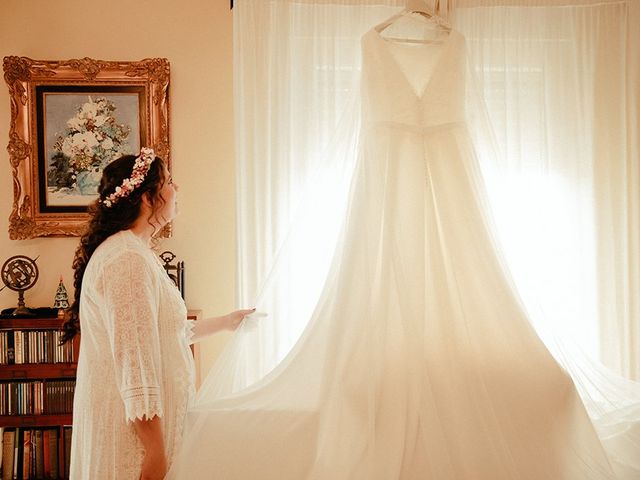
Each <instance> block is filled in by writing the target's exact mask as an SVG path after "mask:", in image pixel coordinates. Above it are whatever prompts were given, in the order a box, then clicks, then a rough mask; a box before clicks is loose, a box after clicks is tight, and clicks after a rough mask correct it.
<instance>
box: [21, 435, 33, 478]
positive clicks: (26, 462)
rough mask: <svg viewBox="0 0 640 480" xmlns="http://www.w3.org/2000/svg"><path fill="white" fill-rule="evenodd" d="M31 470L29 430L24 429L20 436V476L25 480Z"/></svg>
mask: <svg viewBox="0 0 640 480" xmlns="http://www.w3.org/2000/svg"><path fill="white" fill-rule="evenodd" d="M30 472H31V430H25V431H24V433H23V437H22V478H23V480H27V479H28V478H29V473H30Z"/></svg>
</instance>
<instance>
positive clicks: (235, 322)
mask: <svg viewBox="0 0 640 480" xmlns="http://www.w3.org/2000/svg"><path fill="white" fill-rule="evenodd" d="M255 311H256V309H255V308H252V309H249V310H236V311H235V312H231V313H227V314H226V315H223V316H222V317H218V318H219V321H220V330H231V331H233V330H236V329H237V328H238V327H239V326H240V323H242V320H244V317H246V316H247V315H249V314H251V313H253V312H255Z"/></svg>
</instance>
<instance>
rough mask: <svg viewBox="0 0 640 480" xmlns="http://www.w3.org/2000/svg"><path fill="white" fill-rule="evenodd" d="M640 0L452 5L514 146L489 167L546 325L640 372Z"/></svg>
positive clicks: (513, 258)
mask: <svg viewBox="0 0 640 480" xmlns="http://www.w3.org/2000/svg"><path fill="white" fill-rule="evenodd" d="M498 3H502V5H499V4H498ZM504 3H512V4H511V5H505V4H504ZM633 3H635V4H636V5H635V6H634V5H632V4H631V3H630V2H625V1H605V2H588V1H587V2H585V1H579V2H573V1H572V2H566V1H565V2H558V1H549V0H547V1H528V2H495V1H486V0H484V1H483V0H478V1H472V0H467V1H465V0H460V2H459V3H458V6H459V7H460V8H457V9H456V10H455V13H454V15H455V23H456V25H457V27H458V28H459V29H460V30H461V31H462V32H464V33H465V35H466V37H467V41H468V46H469V48H470V50H471V52H472V57H473V58H474V59H475V63H476V68H477V73H478V76H479V78H480V79H481V81H482V83H483V87H484V94H485V100H486V101H487V105H488V109H489V112H490V116H491V119H492V124H493V128H494V131H495V133H496V136H497V139H498V144H499V145H500V146H501V147H502V150H503V151H502V153H503V156H502V163H501V164H500V165H487V164H484V165H483V167H484V169H485V174H486V176H487V178H488V183H489V188H488V190H489V194H490V196H491V197H492V205H493V208H494V213H495V216H496V224H497V226H498V229H499V231H500V237H501V239H502V244H503V248H504V251H505V253H506V255H507V258H508V263H509V266H510V268H511V270H512V272H513V274H514V277H515V278H516V281H517V283H518V286H519V289H520V292H521V294H522V295H523V296H524V297H525V301H526V303H527V305H528V307H529V308H530V311H531V315H532V317H533V320H534V323H536V327H537V328H538V329H539V330H540V331H541V332H543V333H544V331H546V330H548V329H547V327H548V326H551V327H552V330H555V331H558V330H561V331H562V333H563V334H564V337H565V338H567V337H572V338H573V339H575V341H576V343H578V344H579V345H580V346H581V347H582V348H583V349H584V350H586V351H587V352H588V353H589V354H591V355H592V356H594V357H596V358H598V356H599V357H600V358H601V359H602V360H603V361H604V362H605V363H606V364H607V365H609V366H610V367H614V368H615V369H616V370H618V371H619V372H621V373H623V374H624V375H626V376H628V377H635V378H638V375H639V374H640V370H639V368H640V358H638V353H639V350H640V336H639V335H638V333H639V331H640V329H639V327H640V316H639V315H638V308H637V307H638V294H637V287H638V285H637V277H638V267H639V266H640V259H639V258H638V254H639V252H640V248H639V246H638V243H637V231H638V227H640V225H639V224H638V218H637V207H638V198H639V197H640V190H639V189H638V183H637V182H638V178H637V175H638V174H637V164H638V161H639V160H640V159H639V157H638V152H637V148H636V149H635V150H634V149H633V148H630V147H632V145H633V144H634V142H635V144H636V145H637V136H636V137H635V138H634V137H633V136H634V135H636V134H637V133H636V132H637V123H635V127H634V122H637V111H638V109H637V91H638V76H637V72H636V73H635V74H633V75H634V77H635V78H632V76H631V75H632V73H631V72H632V69H633V68H634V67H633V62H634V61H637V58H638V57H639V56H640V41H639V40H638V38H637V31H634V30H633V29H634V28H636V27H635V25H637V24H638V20H639V19H638V17H637V12H636V11H635V10H634V9H635V8H636V7H637V3H638V2H633ZM632 16H634V17H633V18H635V21H634V20H633V19H632ZM634 59H635V60H634ZM634 109H635V110H634ZM634 118H636V120H634Z"/></svg>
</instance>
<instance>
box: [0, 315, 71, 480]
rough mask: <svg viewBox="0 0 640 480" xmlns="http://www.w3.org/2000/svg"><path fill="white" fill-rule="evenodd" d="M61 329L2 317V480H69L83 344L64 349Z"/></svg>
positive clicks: (36, 319)
mask: <svg viewBox="0 0 640 480" xmlns="http://www.w3.org/2000/svg"><path fill="white" fill-rule="evenodd" d="M51 313H54V314H55V311H54V312H51ZM60 326H61V320H59V319H58V318H55V317H50V316H44V315H43V314H39V315H36V316H32V317H22V318H14V317H8V316H6V315H1V316H0V346H1V347H2V348H1V349H0V430H2V441H3V445H2V476H1V477H0V478H1V479H2V480H4V479H13V478H29V479H39V478H47V479H48V478H57V479H64V478H68V463H69V461H68V460H69V454H70V449H71V423H72V418H73V414H72V407H73V391H74V386H75V378H76V367H77V363H76V362H77V357H78V351H79V350H78V349H79V346H80V339H79V337H78V336H76V338H75V339H74V340H73V342H72V343H71V345H67V346H66V347H59V346H58V345H57V343H58V341H59V335H60V332H59V329H60ZM11 450H13V454H11V453H12V452H11Z"/></svg>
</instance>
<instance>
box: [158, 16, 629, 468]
mask: <svg viewBox="0 0 640 480" xmlns="http://www.w3.org/2000/svg"><path fill="white" fill-rule="evenodd" d="M392 10H393V9H390V8H389V7H387V8H385V9H378V10H377V11H376V12H375V15H373V16H372V18H370V19H367V22H368V25H369V26H373V25H375V24H376V23H377V22H379V21H381V20H383V19H384V18H386V17H387V16H388V15H389V13H390V12H391V11H392ZM404 27H406V26H404ZM452 35H454V34H452ZM455 35H456V36H454V37H452V40H449V41H448V43H449V44H448V46H446V47H443V51H444V54H446V53H447V52H450V51H451V52H453V51H456V50H455V49H460V51H464V38H463V37H462V36H461V35H460V36H457V35H458V34H457V33H456V34H455ZM362 42H363V43H362V45H363V56H366V55H368V57H367V61H368V65H369V66H372V65H373V66H375V65H383V64H384V62H385V61H387V62H388V61H389V58H391V57H390V56H389V57H388V58H387V60H385V59H384V57H383V50H384V48H383V47H382V45H383V43H381V42H384V40H383V39H382V38H381V37H376V36H375V35H374V34H372V33H371V31H370V32H369V33H367V34H366V35H365V36H364V37H363V40H362ZM385 48H386V47H385ZM445 48H447V49H451V50H446V49H445ZM389 51H391V50H389ZM444 54H443V56H444V60H441V61H440V64H441V66H440V67H439V68H440V70H441V72H440V74H439V75H440V77H435V78H434V80H433V81H431V82H430V84H429V85H428V86H429V88H431V89H433V90H435V91H437V89H438V88H441V89H443V90H442V91H441V95H434V98H433V99H429V98H428V97H427V98H426V101H427V102H433V103H429V105H430V107H432V108H429V109H427V111H428V112H429V113H428V114H427V115H428V116H429V115H432V116H433V118H431V117H429V118H428V121H427V122H426V124H424V125H423V124H418V123H417V122H413V121H410V120H407V119H406V118H403V119H402V121H398V120H396V119H395V117H394V120H393V121H387V120H384V121H381V120H380V119H379V118H378V117H380V111H383V110H384V109H387V110H384V112H385V113H389V112H392V113H393V112H396V111H397V112H400V113H402V114H404V113H403V112H404V111H403V110H402V108H400V107H398V105H402V102H409V101H413V102H414V103H415V95H414V98H413V99H412V100H409V99H410V97H411V95H407V94H406V92H405V93H403V92H401V91H397V92H396V91H391V90H390V89H389V88H388V87H387V88H386V89H384V88H382V87H381V85H382V82H392V81H396V82H398V83H396V84H395V85H397V86H398V87H399V90H400V86H401V83H400V81H399V79H400V77H395V79H394V78H392V75H391V74H389V75H380V76H379V77H375V72H374V71H373V68H372V67H369V68H371V71H368V70H367V67H366V65H365V67H363V72H362V77H361V76H360V73H359V72H358V75H357V77H358V78H357V79H354V85H355V86H354V87H353V88H351V89H350V94H349V100H348V101H347V102H345V105H346V108H344V109H343V111H342V113H341V115H340V118H339V120H338V121H337V122H336V128H335V132H334V134H333V135H332V136H331V139H330V140H329V141H327V142H326V146H325V148H324V149H323V151H322V154H319V155H318V156H317V157H316V158H315V159H314V161H315V164H314V167H313V168H312V169H311V170H312V171H313V174H312V175H310V176H309V177H308V180H307V181H306V182H305V184H304V188H303V189H302V190H303V192H304V193H303V194H302V195H301V196H300V197H298V201H297V202H296V208H295V211H294V213H293V214H292V215H291V221H290V222H289V224H288V227H287V229H286V234H285V235H283V237H282V238H283V240H282V242H280V243H279V246H278V248H277V253H276V254H275V255H274V260H273V262H271V268H270V269H269V273H268V274H266V275H265V276H264V281H263V282H262V284H261V285H260V286H259V288H257V296H256V298H255V305H256V307H257V309H258V311H259V312H264V313H266V314H267V316H266V317H264V318H248V319H247V320H246V321H245V322H244V323H243V325H242V326H241V327H240V329H239V331H238V332H237V333H236V334H235V335H234V337H233V339H232V340H231V342H230V344H229V345H228V347H227V348H226V349H225V351H224V352H223V354H222V355H221V357H220V360H219V361H218V362H217V364H216V365H215V366H214V368H213V370H212V371H211V373H210V374H209V375H208V376H207V378H206V379H205V381H204V383H203V385H202V387H201V388H200V390H199V392H198V394H197V397H196V400H195V403H194V405H193V406H192V407H191V408H190V410H189V412H188V415H187V428H186V431H185V434H184V439H183V447H182V450H181V452H180V455H179V456H178V458H177V459H176V460H175V462H174V465H173V466H172V469H171V472H170V473H169V476H168V478H209V477H211V476H217V477H219V478H228V479H235V478H237V479H248V478H261V479H271V478H273V479H276V478H277V479H278V480H285V479H291V480H294V479H295V480H299V479H303V478H309V479H318V480H340V479H344V480H352V479H357V480H365V479H366V480H373V479H385V480H387V479H392V478H402V479H403V480H405V479H416V480H417V479H419V478H425V475H430V476H429V478H435V479H447V480H454V479H455V480H458V479H469V478H474V479H482V480H485V479H491V480H513V479H514V478H518V479H523V480H524V479H527V480H534V479H535V480H539V479H541V478H558V479H560V478H562V479H571V480H604V479H614V478H618V479H621V480H632V479H636V480H637V479H640V423H639V422H640V385H638V384H637V383H634V382H631V381H629V380H626V379H623V378H622V377H620V376H617V375H614V374H613V373H612V372H610V371H608V370H607V369H605V368H604V367H602V366H601V365H599V364H597V363H596V362H594V361H593V360H591V359H589V357H588V356H586V355H584V354H583V353H582V352H581V351H580V350H579V349H578V348H576V347H575V346H573V345H572V344H571V342H570V341H568V340H566V339H563V338H562V337H561V336H559V335H557V334H556V333H555V332H552V331H537V332H536V331H535V330H534V327H533V326H532V325H531V324H530V323H528V321H527V317H526V309H525V307H524V305H523V302H522V301H521V300H520V298H519V296H518V293H517V289H516V286H515V283H514V281H513V280H512V279H511V277H510V274H509V272H508V268H507V265H506V261H505V260H504V259H503V257H502V254H501V253H500V252H501V247H500V245H499V242H498V240H497V238H496V236H495V235H494V232H495V231H496V230H495V227H494V226H493V220H492V215H491V208H490V205H489V200H488V198H487V196H486V193H485V186H484V178H483V174H482V171H481V164H482V165H487V164H491V163H492V162H493V163H498V162H500V156H501V153H500V151H499V149H498V148H497V147H496V142H495V139H494V135H493V131H492V127H491V123H490V121H489V117H488V115H487V111H486V107H485V105H484V102H483V100H482V94H481V93H480V87H479V86H478V85H479V83H478V82H477V80H474V75H475V73H474V70H473V68H471V66H470V65H469V63H468V57H467V56H464V55H463V56H461V57H460V58H461V59H462V60H460V61H461V62H463V63H464V65H462V66H459V65H458V64H457V62H458V57H453V56H452V58H451V59H448V58H446V55H444ZM376 62H377V63H376ZM435 68H438V66H437V64H436V67H435ZM458 69H459V70H458ZM449 71H451V72H454V73H455V74H451V75H448V74H447V72H449ZM436 72H437V70H436ZM459 72H463V73H462V74H457V73H459ZM378 74H379V73H378ZM434 75H435V74H434ZM361 78H362V81H361V80H360V79H361ZM461 78H462V82H463V83H461V84H462V85H463V89H464V94H463V95H462V96H460V95H457V96H456V95H450V96H448V95H449V94H448V93H446V92H445V90H444V89H445V88H447V87H448V86H453V87H455V86H456V85H458V84H459V83H460V82H461ZM382 92H385V94H388V95H389V96H390V98H391V101H389V102H388V104H387V103H385V104H384V107H380V105H379V104H378V100H379V99H377V98H372V96H373V95H374V94H376V95H378V96H380V95H381V94H382ZM403 95H404V96H403ZM460 98H461V99H460ZM436 99H437V100H436ZM437 102H441V103H443V104H447V106H448V107H451V105H453V106H454V108H453V109H454V110H455V108H457V105H458V102H460V103H462V104H464V105H463V106H461V111H462V110H463V111H464V119H465V122H466V126H464V127H463V126H461V125H462V123H463V122H461V121H459V120H458V118H457V117H455V118H453V119H452V120H451V121H445V120H448V117H447V115H449V113H448V111H444V110H443V111H442V112H440V111H439V110H438V108H439V107H438V103H437ZM372 105H373V106H372ZM376 108H377V109H380V111H376ZM394 109H395V110H394ZM431 112H435V113H431ZM438 115H440V116H438ZM445 117H446V118H445ZM389 118H391V116H390V117H389ZM443 119H444V120H443ZM424 138H428V139H429V142H425V143H423V139H424ZM425 151H426V152H427V156H426V158H427V161H425V157H424V155H425ZM327 192H331V195H330V200H331V201H328V200H329V199H328V198H327ZM325 217H330V218H333V219H334V220H336V221H334V222H323V221H320V219H322V218H325ZM327 225H332V226H331V227H327ZM311 263H313V264H314V265H324V270H320V271H317V274H314V275H308V272H309V271H310V269H311V267H310V266H308V265H310V264H311ZM301 297H306V298H307V299H308V301H302V302H297V301H296V299H298V298H301ZM283 298H284V299H285V301H283ZM289 298H291V301H290V302H289V301H288V299H289ZM316 299H317V301H316ZM245 300H248V299H245ZM292 319H300V321H292ZM307 319H308V321H307ZM287 325H298V326H299V327H295V328H293V329H292V330H291V331H290V332H288V334H289V335H290V341H288V342H285V343H284V345H285V346H284V347H277V346H274V345H276V344H274V343H273V342H270V341H269V338H270V336H271V335H273V332H274V331H275V330H277V331H278V332H282V331H286V326H287ZM540 339H542V341H540ZM543 342H544V343H543ZM289 347H290V348H289ZM549 352H551V354H552V355H553V357H552V356H551V355H549ZM558 364H560V365H561V366H562V368H560V366H559V365H558ZM255 365H260V368H258V369H256V368H255ZM567 374H568V375H567ZM569 375H570V378H569ZM574 385H575V388H576V389H577V391H578V393H579V397H578V396H577V395H574V393H575V389H574ZM583 404H584V407H583ZM585 408H586V412H587V413H588V415H589V418H590V419H591V421H592V422H593V426H595V430H596V432H597V437H596V436H595V435H594V433H593V426H592V424H591V422H590V421H589V420H588V419H587V416H586V413H585ZM600 443H602V445H603V446H604V451H606V455H605V453H604V451H603V450H602V448H601V446H600ZM424 452H428V453H427V454H426V455H425V454H424ZM610 465H611V466H613V469H614V470H615V476H614V475H613V473H612V472H611V469H610Z"/></svg>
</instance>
